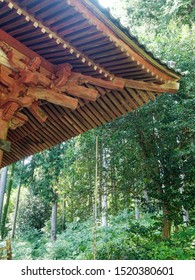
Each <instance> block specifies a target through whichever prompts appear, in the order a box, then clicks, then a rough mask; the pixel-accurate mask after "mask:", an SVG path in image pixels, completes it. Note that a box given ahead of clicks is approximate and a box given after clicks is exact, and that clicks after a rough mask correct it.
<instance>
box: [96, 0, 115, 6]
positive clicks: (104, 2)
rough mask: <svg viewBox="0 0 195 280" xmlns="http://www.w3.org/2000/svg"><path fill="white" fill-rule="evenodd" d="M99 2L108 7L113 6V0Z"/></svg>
mask: <svg viewBox="0 0 195 280" xmlns="http://www.w3.org/2000/svg"><path fill="white" fill-rule="evenodd" d="M99 2H100V4H101V5H102V6H104V7H106V8H107V7H109V6H111V4H112V2H113V0H99Z"/></svg>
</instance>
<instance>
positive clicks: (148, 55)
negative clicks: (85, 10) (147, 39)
mask: <svg viewBox="0 0 195 280" xmlns="http://www.w3.org/2000/svg"><path fill="white" fill-rule="evenodd" d="M84 2H85V3H86V4H87V2H91V3H92V4H93V5H94V6H95V7H96V8H97V9H98V10H100V11H101V12H102V13H103V15H104V16H105V17H106V18H107V19H108V20H109V21H110V22H111V23H112V24H114V25H115V26H116V27H117V28H118V29H119V30H120V31H122V33H123V34H125V35H126V43H130V45H131V47H133V48H134V49H136V51H137V52H139V53H140V55H142V56H144V58H145V59H146V60H149V62H150V63H151V64H153V65H155V66H156V67H157V68H159V69H160V70H162V71H163V70H166V69H165V67H166V68H167V70H168V71H166V72H168V74H169V75H171V76H172V77H174V78H176V79H180V78H181V77H182V76H183V74H182V72H181V71H180V70H179V69H175V68H174V67H171V66H169V65H168V64H167V63H166V62H164V61H162V60H161V59H160V58H159V57H157V56H155V55H154V54H153V53H152V52H151V51H150V50H148V49H147V47H146V45H145V44H143V43H140V41H139V39H138V38H137V37H136V36H135V35H133V34H132V33H131V31H130V29H129V28H127V27H125V26H124V25H123V24H122V23H121V22H120V20H118V19H116V18H115V17H114V16H113V15H112V13H111V12H110V9H108V8H105V7H103V6H102V5H101V4H100V3H99V1H98V0H84ZM124 39H125V38H123V40H124ZM127 40H128V42H127ZM157 63H158V65H157ZM162 67H163V68H162Z"/></svg>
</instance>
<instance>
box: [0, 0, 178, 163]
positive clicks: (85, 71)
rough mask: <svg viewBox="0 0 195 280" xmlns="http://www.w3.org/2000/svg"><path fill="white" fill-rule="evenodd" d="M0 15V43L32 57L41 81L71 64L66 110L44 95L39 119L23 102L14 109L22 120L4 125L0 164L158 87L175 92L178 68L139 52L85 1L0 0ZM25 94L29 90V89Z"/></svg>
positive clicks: (111, 114)
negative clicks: (5, 148)
mask: <svg viewBox="0 0 195 280" xmlns="http://www.w3.org/2000/svg"><path fill="white" fill-rule="evenodd" d="M0 13H1V17H0V28H1V30H0V41H1V42H4V43H6V44H8V45H9V46H11V47H12V48H13V49H14V52H15V53H16V54H19V56H22V55H24V56H25V57H26V58H27V59H32V58H34V57H39V58H40V60H41V73H43V74H44V75H45V79H46V81H47V79H48V78H47V77H49V79H50V78H51V77H52V75H54V74H55V73H56V71H58V69H61V68H62V67H63V65H65V63H69V64H70V65H71V66H72V70H71V71H72V74H71V77H70V79H69V81H68V83H67V84H66V85H65V91H67V90H68V95H67V96H68V97H70V98H71V99H70V100H71V102H72V103H71V106H70V108H66V107H64V106H62V104H60V103H57V104H52V103H50V99H49V101H48V100H46V101H42V102H41V105H40V106H41V109H42V111H43V112H44V114H45V115H46V116H47V118H45V120H44V121H43V120H42V121H40V119H39V118H37V117H35V115H34V114H33V113H32V109H31V108H30V107H29V108H28V107H27V106H26V107H24V108H21V109H20V112H19V113H20V114H22V115H25V116H26V117H27V118H28V121H27V122H24V124H23V125H22V126H20V127H17V128H16V129H15V130H11V129H9V131H8V136H7V140H8V141H10V142H11V150H10V152H4V156H3V161H2V166H5V165H8V164H10V163H12V162H15V161H17V160H19V159H21V158H23V157H26V156H29V155H32V154H34V153H36V152H39V151H42V150H44V149H47V148H49V147H51V146H54V145H56V144H58V143H60V142H62V141H66V140H68V139H70V138H72V137H74V136H76V135H79V134H81V133H83V132H85V131H88V130H90V129H92V128H94V127H97V126H100V125H102V124H104V123H106V122H108V121H112V120H114V119H116V118H118V117H120V116H121V115H125V114H126V113H128V112H132V111H134V110H136V109H137V108H138V107H139V106H143V105H144V104H147V103H148V102H149V101H150V100H153V101H154V100H155V98H156V96H159V95H160V94H162V93H163V92H169V93H176V92H177V90H178V88H179V84H178V83H177V81H178V80H179V78H180V77H179V75H178V74H177V73H174V71H170V69H169V68H167V67H166V66H163V65H161V64H160V63H159V62H158V61H156V60H155V59H154V58H153V57H150V56H149V55H148V54H147V53H146V52H144V50H143V49H142V48H141V47H140V46H138V45H137V44H135V42H133V40H132V39H131V38H128V37H127V35H126V34H125V33H123V32H122V30H120V29H119V28H118V27H117V26H115V25H114V24H113V22H112V21H110V20H109V19H107V18H106V17H105V15H104V14H103V13H102V12H101V11H100V10H99V9H98V8H97V7H96V6H94V5H93V4H92V3H91V1H88V0H80V1H78V0H77V1H76V0H53V1H51V0H41V1H40V0H39V1H38V0H28V1H27V0H20V1H9V0H0ZM23 60H24V59H23ZM4 67H7V66H4ZM4 69H7V68H4ZM6 71H7V70H6ZM9 71H10V70H9ZM77 80H79V81H80V83H81V86H82V88H81V89H83V87H84V88H85V89H86V94H85V93H84V92H83V95H82V96H85V97H84V98H81V97H79V96H80V95H79V94H80V93H79V89H80V88H79V85H76V87H74V86H73V85H72V83H73V82H75V81H77ZM0 82H1V81H0ZM69 87H70V90H69ZM45 90H46V89H45ZM62 90H63V87H62ZM77 90H78V92H77ZM38 91H40V88H39V89H38ZM47 91H48V90H47ZM49 91H50V89H49ZM81 91H82V90H81ZM87 92H89V93H88V94H87ZM28 93H29V94H35V93H34V92H33V90H32V89H31V90H30V89H29V90H28ZM97 93H98V95H97ZM36 94H38V93H37V92H36ZM90 94H91V96H90ZM92 94H95V95H94V97H93V96H92ZM63 98H64V97H63ZM74 100H75V102H76V100H77V101H78V105H77V106H76V105H74V104H76V103H75V102H74ZM1 104H3V103H2V101H1V100H0V105H1ZM74 106H75V108H76V109H75V110H74V109H73V107H74ZM0 122H1V120H0Z"/></svg>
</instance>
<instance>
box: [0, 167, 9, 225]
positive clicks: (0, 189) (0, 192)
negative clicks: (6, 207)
mask: <svg viewBox="0 0 195 280" xmlns="http://www.w3.org/2000/svg"><path fill="white" fill-rule="evenodd" d="M7 171H8V167H4V168H3V169H2V171H1V182H0V228H1V219H2V211H3V201H4V195H5V189H6V182H7Z"/></svg>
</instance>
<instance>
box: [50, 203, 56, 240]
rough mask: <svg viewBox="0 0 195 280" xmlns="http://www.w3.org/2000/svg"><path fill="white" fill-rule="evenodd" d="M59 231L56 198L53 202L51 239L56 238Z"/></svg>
mask: <svg viewBox="0 0 195 280" xmlns="http://www.w3.org/2000/svg"><path fill="white" fill-rule="evenodd" d="M56 231H57V199H56V198H54V199H53V202H52V214H51V240H52V241H55V240H56Z"/></svg>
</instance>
